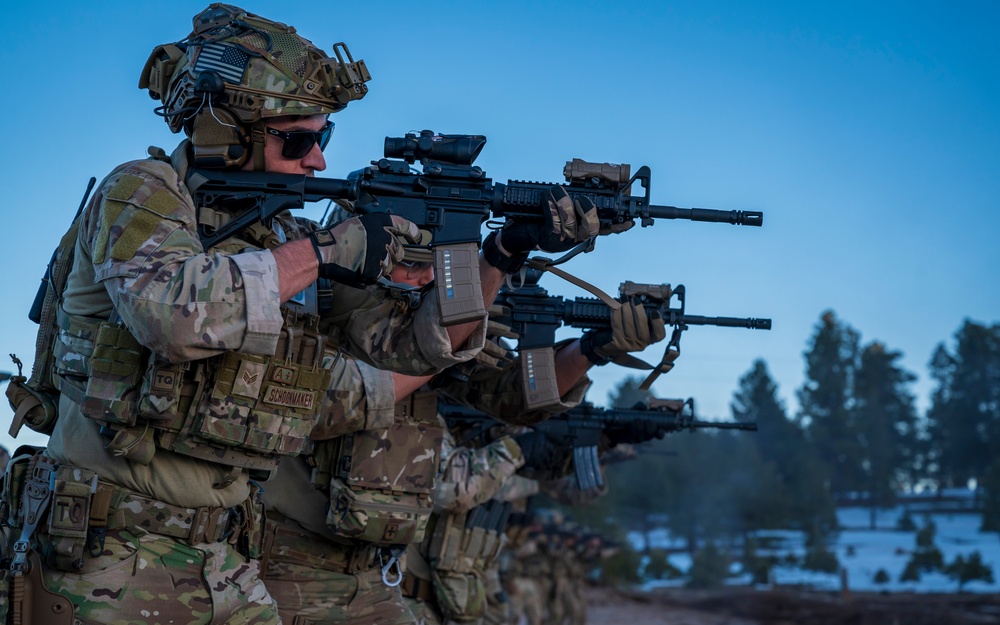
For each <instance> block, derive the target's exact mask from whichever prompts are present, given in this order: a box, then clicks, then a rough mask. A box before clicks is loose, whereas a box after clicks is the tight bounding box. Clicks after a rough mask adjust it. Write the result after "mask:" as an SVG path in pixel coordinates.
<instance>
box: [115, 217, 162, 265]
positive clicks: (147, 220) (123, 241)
mask: <svg viewBox="0 0 1000 625" xmlns="http://www.w3.org/2000/svg"><path fill="white" fill-rule="evenodd" d="M161 221H162V219H161V218H160V216H159V215H154V214H152V213H148V212H146V211H135V214H134V215H132V218H131V219H129V220H128V225H127V226H125V229H124V230H122V233H121V235H120V236H119V237H118V239H117V240H115V243H114V245H112V246H111V258H113V259H114V260H128V259H130V258H132V257H133V256H135V253H136V252H137V251H138V250H139V247H141V246H142V244H143V243H145V242H146V240H147V239H149V237H150V236H151V235H152V234H153V231H154V230H156V226H158V225H160V222H161ZM102 229H103V225H102Z"/></svg>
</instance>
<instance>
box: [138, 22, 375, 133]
mask: <svg viewBox="0 0 1000 625" xmlns="http://www.w3.org/2000/svg"><path fill="white" fill-rule="evenodd" d="M193 22H194V30H193V31H192V32H191V34H190V35H188V37H187V38H186V39H184V40H183V41H180V42H177V43H173V44H163V45H160V46H157V47H156V48H155V49H154V50H153V52H152V53H151V54H150V57H149V59H148V60H147V61H146V65H145V67H144V68H143V72H142V76H141V77H140V79H139V87H140V88H141V89H148V90H149V93H150V96H151V97H153V98H154V99H158V100H161V101H162V102H163V106H161V107H160V109H158V111H159V112H160V114H162V115H163V116H164V118H165V119H166V121H167V124H168V125H169V126H170V129H171V131H173V132H179V131H180V130H181V128H184V129H185V131H186V132H188V133H189V134H190V133H191V122H190V120H192V119H193V118H195V117H196V114H197V113H199V112H201V111H202V110H203V109H204V108H205V107H206V106H212V107H215V108H223V109H224V110H226V111H228V112H230V113H232V115H233V116H234V117H235V121H238V122H240V123H242V124H254V123H256V122H259V121H260V120H262V119H265V118H268V117H277V116H283V115H297V116H306V115H317V114H327V113H333V112H336V111H340V110H342V109H343V108H344V107H346V106H347V104H348V103H349V102H351V101H352V100H360V99H361V98H363V97H364V96H365V94H366V93H367V92H368V87H367V86H366V85H365V82H367V81H368V80H371V75H370V74H369V73H368V69H367V67H366V66H365V64H364V61H362V60H358V61H355V60H354V59H353V57H352V56H351V54H350V51H349V50H348V49H347V46H346V45H345V44H344V43H337V44H334V47H333V51H334V55H335V57H333V58H331V57H328V56H326V54H325V53H323V51H322V50H320V49H319V48H317V47H316V46H314V45H313V44H312V42H310V41H309V40H307V39H305V38H303V37H301V36H299V35H298V34H297V33H296V31H295V29H294V28H293V27H291V26H287V25H285V24H281V23H279V22H274V21H271V20H268V19H265V18H263V17H260V16H258V15H254V14H253V13H248V12H247V11H245V10H243V9H240V8H238V7H235V6H232V5H228V4H221V3H214V4H212V5H210V6H209V7H208V8H207V9H205V10H204V11H202V12H201V13H199V14H198V15H196V16H195V17H194V20H193Z"/></svg>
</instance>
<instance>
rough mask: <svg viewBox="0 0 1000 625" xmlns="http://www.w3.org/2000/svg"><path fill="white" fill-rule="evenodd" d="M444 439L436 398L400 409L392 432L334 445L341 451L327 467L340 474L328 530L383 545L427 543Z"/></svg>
mask: <svg viewBox="0 0 1000 625" xmlns="http://www.w3.org/2000/svg"><path fill="white" fill-rule="evenodd" d="M443 437H444V428H443V426H442V424H441V423H440V422H439V421H438V419H437V394H436V393H433V392H432V393H417V394H414V395H413V396H412V397H411V398H410V399H409V400H408V401H406V402H401V403H400V404H397V409H396V416H395V417H394V420H393V424H392V425H391V426H390V427H388V428H385V429H377V430H364V431H361V432H356V433H353V434H348V435H346V436H342V437H340V438H338V439H335V443H336V445H337V449H336V450H335V452H334V456H333V457H332V458H331V460H329V461H328V462H331V463H332V464H333V467H334V469H335V471H336V474H335V476H334V477H332V479H331V480H330V509H329V512H328V513H327V525H328V526H330V528H331V529H333V530H334V531H336V532H338V533H340V534H342V535H344V536H347V537H349V538H354V539H358V540H364V541H367V542H371V543H375V544H379V545H406V544H409V543H414V542H419V541H420V540H422V539H423V536H424V531H425V529H426V527H427V520H428V518H429V517H430V513H431V510H432V508H433V502H432V501H431V491H432V490H433V488H434V480H435V479H436V477H437V472H438V468H439V464H440V455H441V444H442V441H443Z"/></svg>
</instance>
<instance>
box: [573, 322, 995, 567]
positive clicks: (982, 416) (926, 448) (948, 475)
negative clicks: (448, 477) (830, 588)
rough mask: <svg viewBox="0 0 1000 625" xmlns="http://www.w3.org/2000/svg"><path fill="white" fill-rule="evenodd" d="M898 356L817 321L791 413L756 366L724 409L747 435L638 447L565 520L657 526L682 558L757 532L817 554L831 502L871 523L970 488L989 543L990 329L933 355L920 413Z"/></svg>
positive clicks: (968, 333) (911, 378) (617, 400)
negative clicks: (950, 490) (795, 537)
mask: <svg viewBox="0 0 1000 625" xmlns="http://www.w3.org/2000/svg"><path fill="white" fill-rule="evenodd" d="M902 357H903V354H902V353H901V352H899V351H897V350H894V349H892V348H891V346H889V345H886V344H885V343H883V342H882V341H879V340H872V341H869V342H863V341H862V337H861V333H860V332H858V331H857V330H856V329H854V328H852V327H851V326H850V325H849V324H848V323H846V322H845V321H843V320H841V319H839V318H837V316H836V314H835V313H834V312H833V311H826V312H824V313H823V314H822V315H821V317H820V319H819V322H818V323H817V324H816V326H815V327H814V332H813V334H812V336H811V337H810V338H809V340H808V342H807V345H806V349H805V351H804V358H805V374H806V376H805V377H806V379H805V382H804V383H803V385H802V387H801V388H799V389H797V390H796V397H797V399H798V404H799V408H798V411H797V412H796V413H795V414H789V412H788V410H787V408H786V407H785V405H784V403H783V402H782V401H781V400H780V398H779V397H778V386H777V384H776V383H775V381H774V380H773V379H772V378H771V376H770V374H769V372H768V369H767V364H766V363H765V362H764V361H763V360H757V361H756V362H754V363H753V364H752V366H751V367H750V369H749V371H747V372H746V374H744V375H743V376H742V377H741V378H740V380H739V383H738V387H737V389H736V391H735V392H734V394H733V397H732V401H731V404H730V407H731V411H732V415H731V416H732V418H733V419H735V420H740V421H755V422H757V424H758V427H759V430H758V432H756V433H746V432H729V431H723V432H717V433H709V432H707V431H698V432H694V433H677V434H673V435H669V436H667V437H666V438H665V439H664V440H662V441H655V442H654V443H652V444H647V445H646V446H645V447H642V448H640V449H639V450H638V454H637V457H636V458H635V459H634V460H631V461H629V462H623V463H618V464H614V465H611V466H609V467H608V469H607V474H608V475H607V478H608V479H607V481H608V485H609V492H608V495H607V496H606V497H602V498H599V499H598V500H597V501H596V502H595V504H594V505H592V506H591V509H589V510H585V511H574V514H582V515H585V516H586V517H588V518H589V520H590V522H591V523H596V524H599V523H601V522H609V523H612V524H614V525H616V526H618V527H625V528H628V529H634V530H644V529H650V528H652V527H654V526H659V527H662V526H666V527H667V529H669V530H670V531H671V533H672V534H673V535H675V536H678V537H681V538H683V539H684V540H685V542H686V543H687V544H688V547H689V549H690V550H691V551H692V552H693V551H695V550H697V549H698V548H700V546H702V545H704V544H706V543H715V542H716V541H723V542H725V541H732V544H734V545H736V544H739V545H741V546H743V548H744V549H746V547H747V540H748V538H749V537H750V536H751V535H752V533H753V532H754V531H757V530H767V529H792V530H800V531H803V532H805V535H806V537H807V538H806V541H807V545H814V546H816V547H817V550H816V553H817V554H819V556H820V557H821V556H822V545H824V544H826V542H827V541H828V539H829V538H830V537H831V535H832V533H833V532H835V531H836V529H837V527H836V515H835V504H836V503H837V502H838V501H839V502H845V501H852V502H854V503H856V504H858V505H867V506H869V507H870V508H871V510H872V511H873V513H872V516H871V523H872V525H873V526H874V522H875V514H874V512H875V510H877V509H878V508H884V507H890V506H892V505H894V504H895V501H896V496H897V494H898V493H900V492H902V491H905V490H908V489H912V488H914V487H916V486H917V485H920V486H921V487H923V488H925V489H927V490H930V491H934V490H935V489H939V488H946V487H964V486H966V485H967V484H969V483H971V482H972V481H974V482H975V484H977V485H978V487H977V491H976V493H977V504H978V505H979V507H980V509H981V510H982V514H983V517H982V527H983V529H984V530H987V531H998V532H1000V323H994V324H992V325H986V324H982V323H977V322H974V321H971V320H966V321H964V322H963V323H962V325H961V327H960V328H959V329H958V331H957V332H956V333H955V334H954V336H953V337H952V338H951V340H949V341H943V342H941V343H940V344H939V345H938V346H937V347H936V349H935V350H934V353H933V356H932V358H931V360H930V362H929V363H928V367H929V373H930V376H931V379H932V380H933V382H934V388H933V391H932V395H931V397H930V402H929V404H930V405H929V408H928V409H927V411H926V414H918V410H917V408H916V401H915V397H914V395H913V392H912V390H911V387H912V385H913V383H914V382H915V380H916V376H915V375H914V374H913V373H912V372H910V371H907V370H906V369H904V368H903V367H902V365H901V364H900V360H901V359H902ZM637 387H638V380H637V379H634V378H629V379H627V380H625V381H624V382H623V383H622V384H621V385H620V386H619V388H618V389H617V391H616V392H615V393H613V394H612V397H611V400H612V403H613V404H614V405H616V406H622V407H629V406H632V405H634V404H635V402H636V399H637V398H641V396H642V392H641V391H639V390H638V388H637ZM751 546H752V545H751Z"/></svg>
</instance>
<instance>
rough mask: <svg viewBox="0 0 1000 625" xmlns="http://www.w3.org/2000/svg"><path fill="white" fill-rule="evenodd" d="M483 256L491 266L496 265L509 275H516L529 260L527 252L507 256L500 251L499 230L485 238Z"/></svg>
mask: <svg viewBox="0 0 1000 625" xmlns="http://www.w3.org/2000/svg"><path fill="white" fill-rule="evenodd" d="M483 258H485V259H486V262H487V263H488V264H489V265H490V266H491V267H496V268H497V269H499V270H500V271H502V272H504V273H505V274H507V275H510V276H512V275H514V274H515V273H517V272H518V271H520V270H521V267H523V266H524V263H525V262H526V261H527V260H528V255H527V254H523V255H521V254H518V255H516V256H507V255H506V254H504V253H503V252H501V251H500V247H499V246H498V245H497V231H496V230H494V231H493V232H491V233H489V235H487V236H486V238H485V239H484V240H483Z"/></svg>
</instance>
